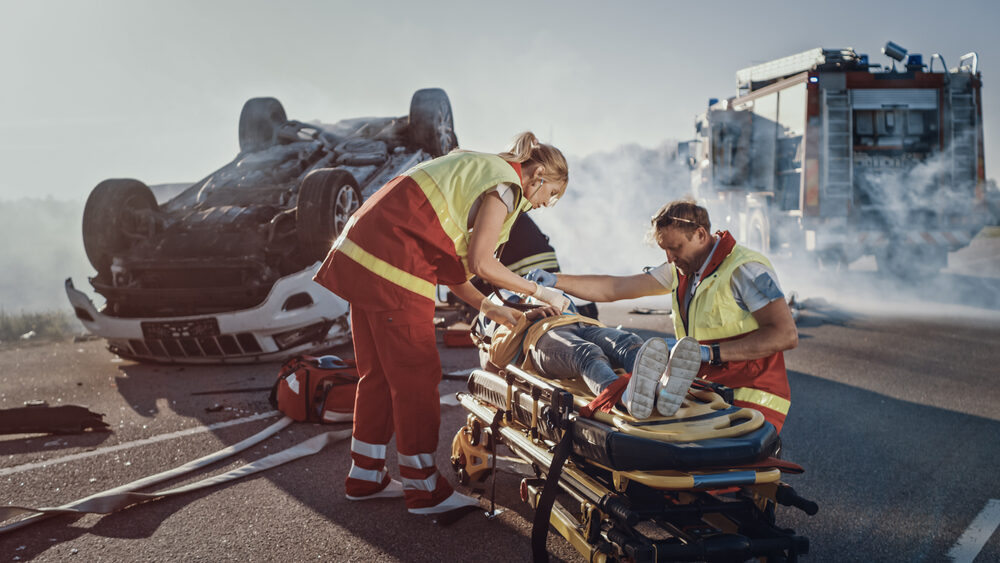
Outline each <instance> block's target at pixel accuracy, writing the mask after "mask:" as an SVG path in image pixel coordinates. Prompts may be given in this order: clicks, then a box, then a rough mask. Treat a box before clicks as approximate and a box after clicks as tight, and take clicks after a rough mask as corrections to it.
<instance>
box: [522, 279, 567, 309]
mask: <svg viewBox="0 0 1000 563" xmlns="http://www.w3.org/2000/svg"><path fill="white" fill-rule="evenodd" d="M531 296H532V297H534V298H535V299H537V300H539V301H541V302H543V303H547V304H549V305H552V306H553V307H555V308H556V309H558V310H559V312H560V313H561V312H563V311H565V310H566V308H567V307H569V299H568V298H567V297H566V296H565V295H563V292H561V291H559V290H558V289H552V288H551V287H545V286H544V285H542V284H541V283H539V282H535V292H534V293H532V294H531Z"/></svg>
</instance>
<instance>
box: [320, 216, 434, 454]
mask: <svg viewBox="0 0 1000 563" xmlns="http://www.w3.org/2000/svg"><path fill="white" fill-rule="evenodd" d="M344 232H345V233H346V232H347V231H346V230H345V231H344ZM333 246H334V248H336V249H337V250H339V251H340V252H343V253H344V255H345V256H347V257H348V258H350V259H351V260H354V261H355V262H357V263H358V264H361V265H362V266H364V267H365V268H366V269H368V270H370V271H371V272H372V273H374V274H376V275H378V276H380V277H382V278H385V279H386V280H388V281H390V282H392V283H394V284H396V285H398V286H400V287H402V288H404V289H408V290H410V291H412V292H413V293H416V294H418V295H422V296H424V297H426V298H428V299H431V300H434V299H435V298H436V297H437V295H436V293H435V285H434V284H433V283H431V282H429V281H427V280H425V279H422V278H418V277H417V276H415V275H413V274H411V273H409V272H406V271H404V270H400V269H399V268H397V267H395V266H393V265H392V264H390V263H388V262H386V261H385V260H382V259H381V258H379V257H377V256H375V255H373V254H371V253H369V252H368V251H366V250H365V249H363V248H361V247H360V246H358V245H356V244H354V241H352V240H351V239H349V238H347V237H346V236H341V237H340V238H339V239H338V240H337V242H336V243H334V245H333ZM382 447H383V448H384V447H385V446H382ZM358 453H361V452H358ZM362 455H367V454H362ZM369 457H371V456H369ZM382 457H383V458H384V457H385V453H384V452H383V453H382Z"/></svg>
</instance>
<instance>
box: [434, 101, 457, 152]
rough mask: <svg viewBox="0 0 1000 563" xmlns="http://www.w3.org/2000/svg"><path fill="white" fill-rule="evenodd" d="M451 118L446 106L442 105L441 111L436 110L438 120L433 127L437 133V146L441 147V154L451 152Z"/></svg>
mask: <svg viewBox="0 0 1000 563" xmlns="http://www.w3.org/2000/svg"><path fill="white" fill-rule="evenodd" d="M451 125H452V119H451V112H450V111H448V109H447V108H444V107H442V108H441V111H440V112H438V122H437V127H435V129H436V130H437V133H438V146H439V147H440V149H441V154H448V153H449V152H451V145H452V141H451V140H452V138H454V132H453V131H452V127H451Z"/></svg>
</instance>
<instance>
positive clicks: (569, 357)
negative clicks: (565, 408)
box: [531, 327, 642, 395]
mask: <svg viewBox="0 0 1000 563" xmlns="http://www.w3.org/2000/svg"><path fill="white" fill-rule="evenodd" d="M579 330H580V329H579V328H576V327H565V328H557V329H555V330H551V331H549V332H547V333H545V334H544V335H542V337H541V338H539V339H538V342H537V343H535V346H534V347H533V348H532V350H531V360H532V361H533V362H534V364H535V367H536V368H538V371H539V374H540V375H544V376H546V377H553V378H565V377H583V380H584V382H586V384H587V387H588V388H590V390H591V391H592V392H593V393H594V394H595V395H597V394H600V392H601V391H603V390H604V388H605V387H607V386H608V385H611V383H612V382H613V381H614V380H616V379H618V376H617V375H615V371H614V370H613V369H612V368H611V363H610V362H609V361H608V358H607V357H606V356H605V355H604V352H603V351H602V349H601V347H600V346H598V345H597V344H594V343H592V342H588V341H587V340H585V339H584V338H582V337H581V336H580V335H579ZM641 344H642V341H641V340H640V341H639V345H641ZM632 355H633V357H634V356H635V354H634V353H633V354H632Z"/></svg>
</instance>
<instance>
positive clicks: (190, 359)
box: [66, 88, 458, 363]
mask: <svg viewBox="0 0 1000 563" xmlns="http://www.w3.org/2000/svg"><path fill="white" fill-rule="evenodd" d="M238 129H239V146H240V153H239V154H238V155H237V156H236V158H234V159H233V161H232V162H230V163H228V164H226V165H225V166H223V167H221V168H219V169H218V170H216V171H215V172H212V173H211V174H209V175H208V176H207V177H205V178H204V179H202V180H201V181H199V182H197V183H195V184H192V185H191V186H190V187H188V188H186V189H184V190H183V191H181V192H180V193H179V194H177V195H175V196H174V197H172V198H170V199H169V200H167V201H166V202H164V203H162V204H159V203H157V200H156V198H155V197H154V194H153V191H152V190H151V189H150V188H149V187H148V186H147V185H146V184H144V183H142V182H140V181H138V180H134V179H109V180H105V181H103V182H101V183H100V184H98V185H97V186H96V187H95V188H94V190H93V191H92V192H91V194H90V196H89V197H88V199H87V203H86V206H85V207H84V215H83V242H84V248H85V250H86V253H87V257H88V259H89V260H90V263H91V264H92V265H93V267H94V268H95V270H96V271H97V275H96V276H94V277H92V278H91V279H90V282H91V285H92V286H93V288H94V290H95V291H96V292H97V293H98V294H100V295H101V296H102V297H104V300H105V304H104V306H103V307H102V308H100V309H98V307H96V306H95V305H94V303H93V301H92V300H91V299H90V298H89V297H88V296H87V295H86V294H84V293H83V292H81V291H79V290H77V289H75V288H74V286H73V284H72V281H71V280H67V283H66V291H67V295H68V297H69V299H70V302H71V303H72V304H73V307H74V310H75V311H76V314H77V317H78V318H79V319H80V320H81V321H82V322H83V323H84V326H86V328H87V329H88V330H90V331H91V332H93V333H94V334H96V335H98V336H101V337H104V338H107V339H108V340H109V348H111V350H112V351H114V352H116V353H118V354H119V355H121V356H123V357H126V358H130V359H135V360H140V361H156V362H177V363H214V362H250V361H260V360H271V359H281V358H285V357H289V356H292V355H295V354H301V353H306V352H310V351H315V350H319V349H323V348H328V347H330V346H334V345H337V344H341V343H345V342H347V341H348V340H349V339H350V327H349V325H348V321H347V311H348V307H347V303H346V302H344V301H343V300H342V299H340V298H339V297H337V296H336V295H333V294H331V293H330V292H329V291H327V290H325V289H323V288H322V287H320V286H319V285H318V284H316V283H315V282H313V281H312V276H313V275H314V274H315V272H316V269H317V268H318V267H319V262H321V261H322V260H323V258H324V257H325V256H326V253H327V252H328V250H329V248H330V244H331V243H332V242H333V240H334V239H336V237H337V236H339V235H340V233H341V231H343V229H344V227H345V226H346V224H347V222H348V219H349V218H350V216H351V215H352V214H353V213H354V212H355V211H356V210H357V209H358V208H359V207H360V206H361V204H362V202H363V201H364V200H365V199H366V198H367V197H369V196H370V195H371V194H372V193H374V192H375V191H376V190H377V189H378V188H380V187H381V186H382V185H384V184H385V183H386V182H387V181H389V180H391V179H392V178H393V177H395V176H397V175H398V174H400V173H402V172H404V171H406V170H407V169H409V168H411V167H412V166H414V165H416V164H418V163H420V162H423V161H425V160H428V159H430V158H433V157H436V156H440V155H442V154H444V153H446V152H448V151H450V150H452V149H454V148H456V147H457V144H458V143H457V139H456V137H455V133H454V127H453V119H452V113H451V104H450V101H449V100H448V96H447V94H445V92H444V91H443V90H441V89H437V88H430V89H424V90H418V91H417V92H416V93H414V95H413V97H412V99H411V102H410V113H409V114H408V115H406V116H402V117H372V118H355V119H347V120H342V121H339V122H337V123H334V124H323V123H303V122H299V121H294V120H289V119H287V117H286V115H285V111H284V108H283V107H282V106H281V103H280V102H278V100H276V99H274V98H253V99H251V100H248V101H247V102H246V104H244V106H243V110H242V112H241V114H240V122H239V128H238Z"/></svg>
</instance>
